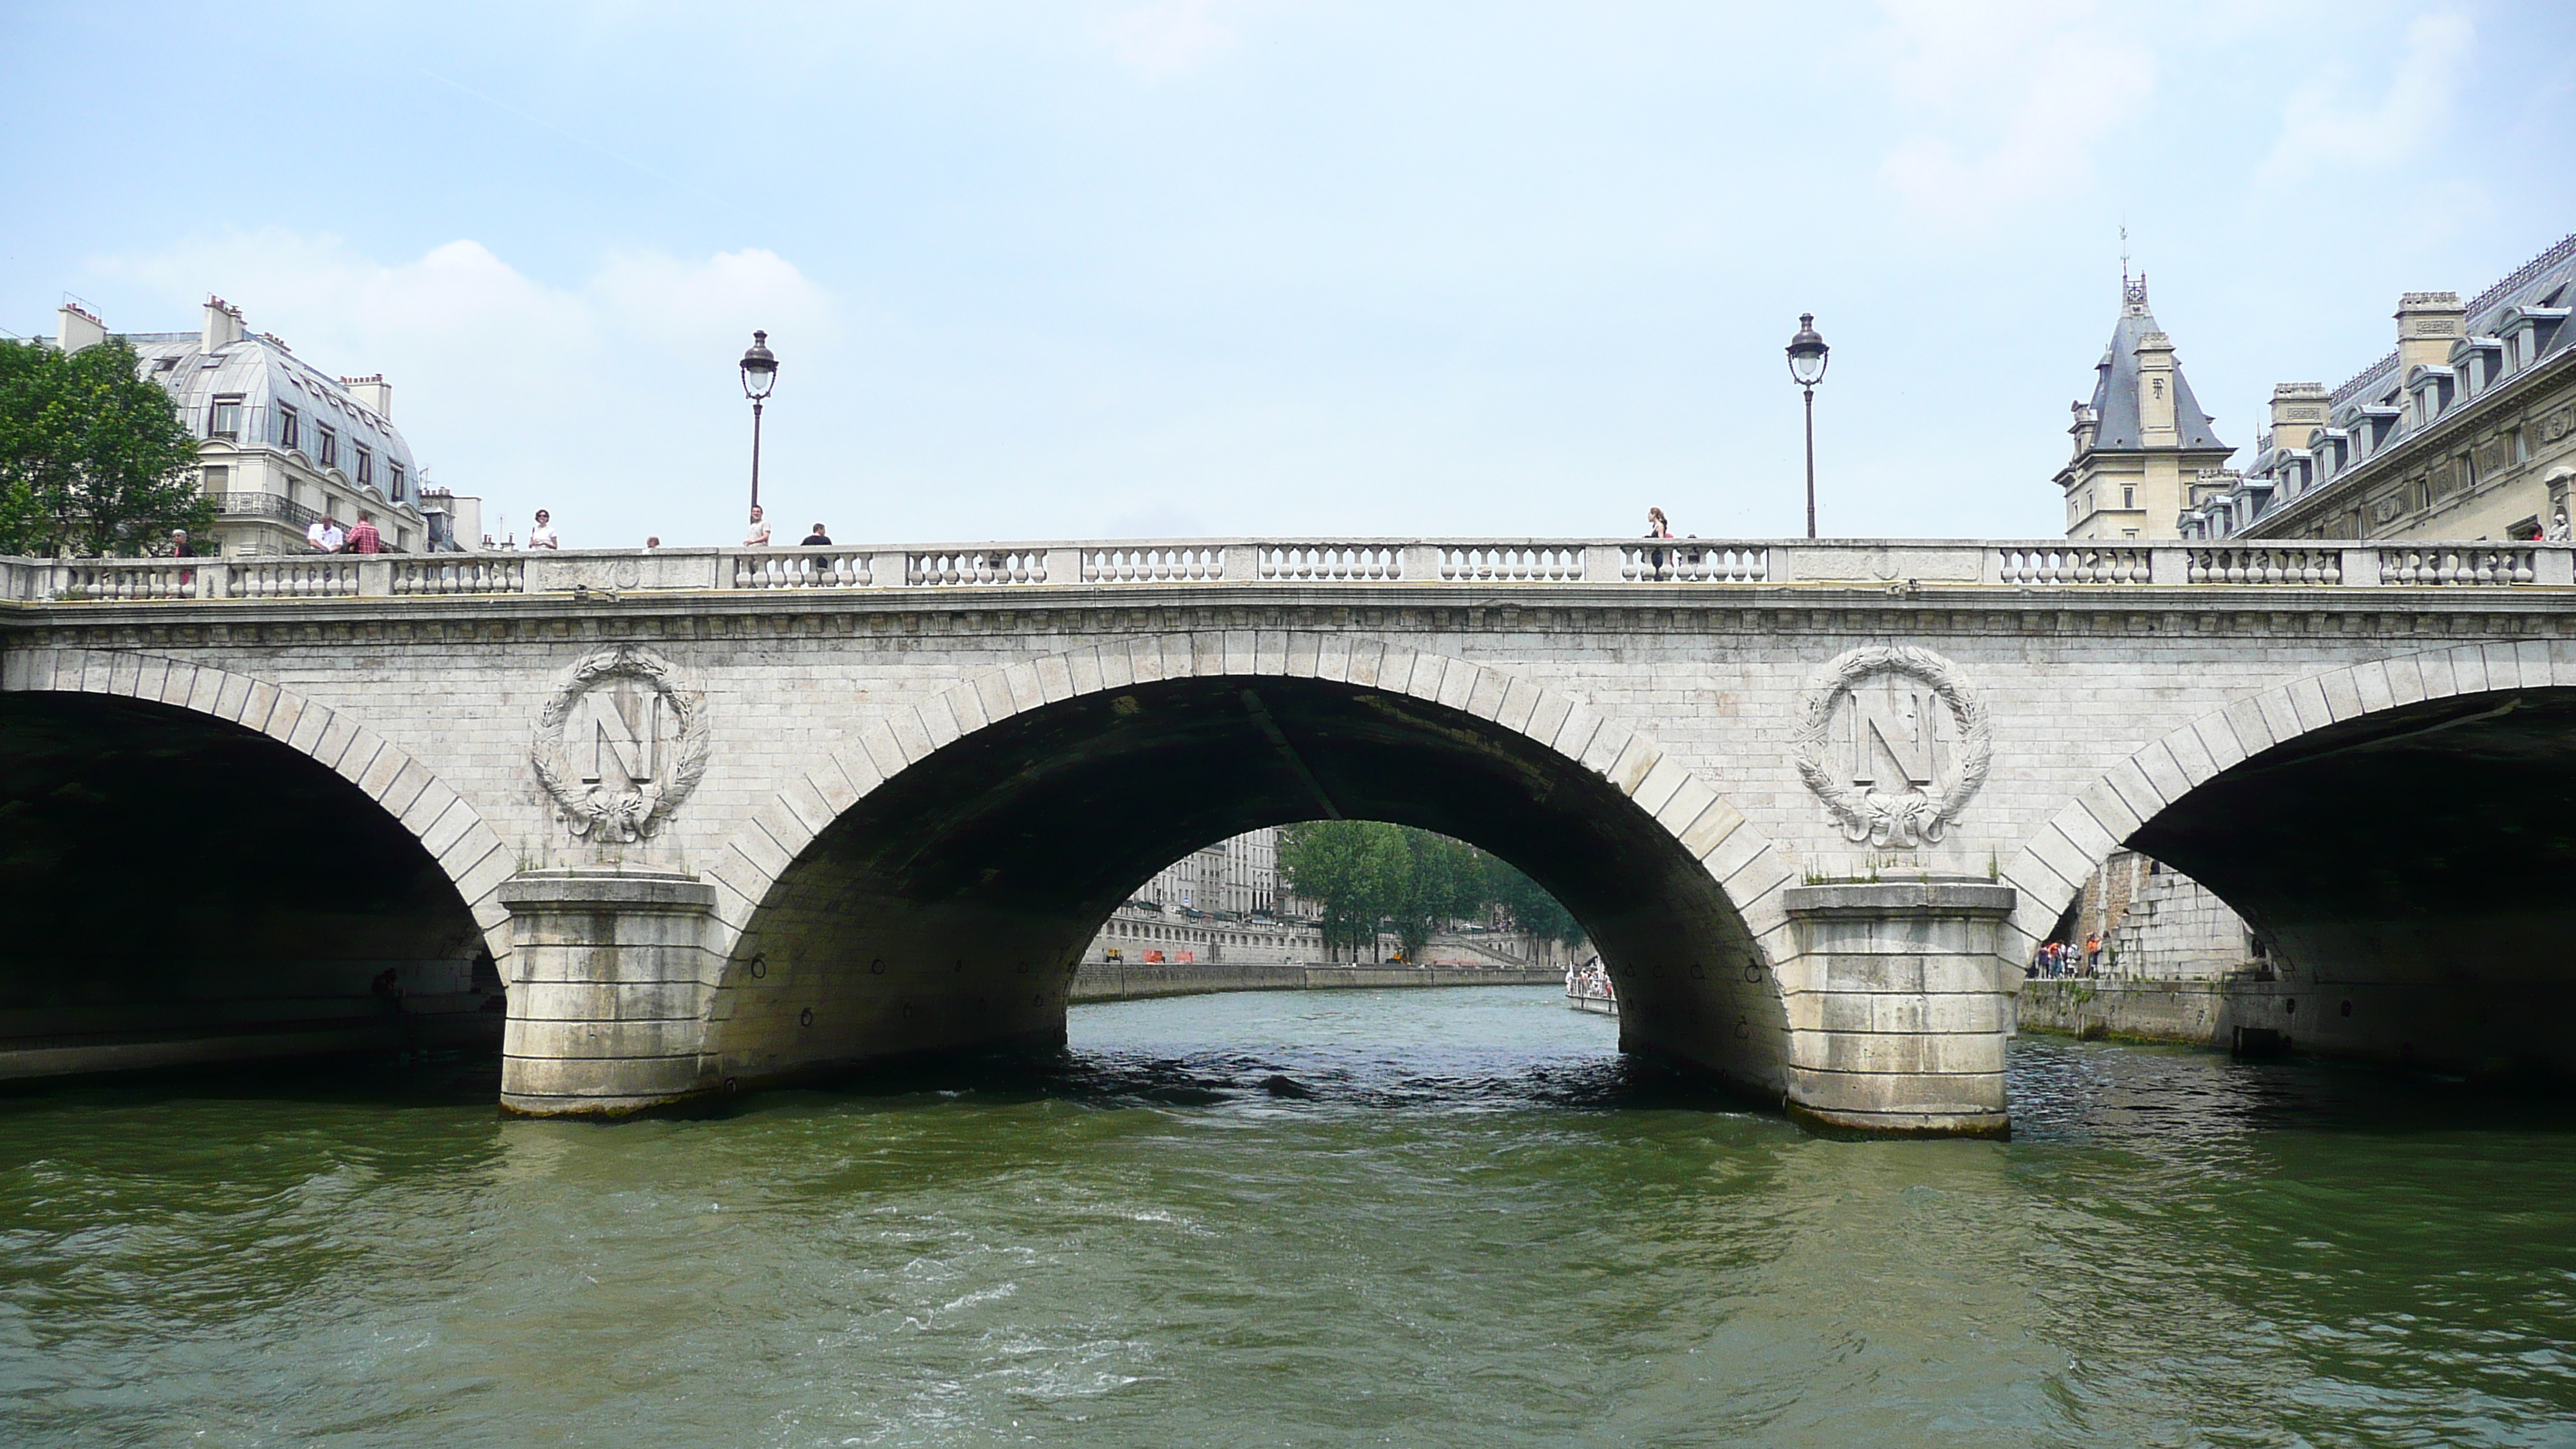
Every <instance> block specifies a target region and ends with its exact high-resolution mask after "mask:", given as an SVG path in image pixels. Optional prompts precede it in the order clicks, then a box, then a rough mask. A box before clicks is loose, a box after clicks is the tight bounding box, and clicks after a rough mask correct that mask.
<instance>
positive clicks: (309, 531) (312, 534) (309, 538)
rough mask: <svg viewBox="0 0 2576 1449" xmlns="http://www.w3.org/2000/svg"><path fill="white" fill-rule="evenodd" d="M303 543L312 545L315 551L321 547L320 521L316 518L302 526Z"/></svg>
mask: <svg viewBox="0 0 2576 1449" xmlns="http://www.w3.org/2000/svg"><path fill="white" fill-rule="evenodd" d="M304 541H305V542H306V543H308V544H310V545H312V546H313V547H314V548H315V549H317V550H318V549H320V548H321V547H322V520H321V519H318V518H317V519H315V520H313V521H312V522H311V523H308V524H306V525H305V526H304Z"/></svg>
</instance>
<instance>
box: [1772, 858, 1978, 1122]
mask: <svg viewBox="0 0 2576 1449" xmlns="http://www.w3.org/2000/svg"><path fill="white" fill-rule="evenodd" d="M1782 894H1783V896H1784V897H1785V900H1784V901H1783V902H1782V904H1783V905H1784V906H1785V907H1786V908H1787V910H1788V913H1789V920H1790V936H1791V940H1792V942H1793V944H1794V950H1795V954H1794V955H1793V956H1792V957H1791V958H1790V959H1789V960H1787V961H1784V962H1782V963H1780V979H1781V981H1782V983H1783V984H1784V986H1786V987H1787V988H1788V997H1787V1006H1788V1012H1789V1062H1788V1105H1789V1109H1790V1110H1791V1111H1792V1112H1793V1113H1795V1114H1797V1115H1799V1116H1802V1117H1805V1118H1807V1119H1809V1120H1811V1121H1814V1122H1817V1123H1819V1124H1821V1125H1825V1126H1829V1127H1839V1128H1851V1129H1858V1130H1861V1131H1866V1132H1883V1133H1898V1134H1924V1135H1946V1136H2000V1135H2003V1134H2004V1133H2006V1132H2007V1131H2009V1130H2010V1126H2011V1118H2010V1117H2009V1116H2008V1115H2007V1113H2006V1111H2005V1103H2004V1043H2005V1039H2006V1038H2007V1037H2008V1036H2009V1035H2010V1034H2011V1021H2012V1015H2011V1005H2010V1003H2009V1002H2008V1001H2007V1000H2006V999H2005V995H2006V993H2005V982H2006V980H2007V977H2006V976H2005V974H2004V966H2005V963H2004V962H2003V960H2002V957H2001V956H2000V955H1999V954H1998V949H1997V948H1998V946H1999V945H2000V935H2001V932H2002V930H2003V924H2004V921H2005V919H2006V918H2008V917H2009V916H2010V915H2011V914H2012V910H2013V905H2014V892H2013V889H2012V887H2010V886H2006V885H1996V884H1992V883H1990V882H1987V881H1982V880H1976V881H1966V880H1938V879H1935V880H1917V881H1903V882H1887V883H1883V884H1866V885H1816V886H1791V887H1789V888H1788V889H1787V890H1785V891H1783V892H1782Z"/></svg>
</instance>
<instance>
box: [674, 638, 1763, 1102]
mask: <svg viewBox="0 0 2576 1449" xmlns="http://www.w3.org/2000/svg"><path fill="white" fill-rule="evenodd" d="M1329 818H1343V819H1366V820H1380V821H1389V822H1393V823H1396V824H1402V825H1411V826H1417V827H1420V828H1423V829H1426V830H1432V831H1436V832H1439V833H1441V834H1444V835H1448V836H1452V837H1455V838H1457V839H1460V840H1464V841H1467V842H1469V843H1470V844H1473V845H1476V846H1478V847H1480V848H1482V849H1484V850H1487V851H1489V852H1491V853H1493V854H1494V855H1497V856H1499V857H1501V858H1502V859H1504V860H1506V861H1508V862H1510V863H1511V864H1512V865H1514V866H1516V867H1518V868H1519V869H1521V870H1522V871H1524V872H1525V873H1527V874H1528V875H1529V876H1530V877H1531V878H1533V879H1534V880H1536V881H1537V882H1538V883H1539V884H1540V885H1541V886H1542V887H1544V888H1545V889H1546V890H1548V891H1549V892H1550V893H1551V894H1553V895H1554V896H1555V897H1556V898H1557V899H1558V900H1559V901H1560V902H1562V903H1563V904H1564V905H1565V907H1566V908H1567V910H1568V911H1570V912H1571V913H1572V914H1573V915H1574V917H1575V919H1576V920H1577V921H1578V922H1579V923H1580V924H1581V925H1582V926H1583V928H1584V929H1585V930H1586V931H1587V932H1588V933H1590V935H1591V938H1592V941H1593V942H1594V944H1595V946H1596V947H1597V948H1598V949H1599V951H1600V953H1601V956H1602V959H1603V962H1604V963H1605V964H1606V965H1607V967H1608V968H1609V971H1610V973H1611V975H1612V976H1613V978H1614V979H1615V981H1616V982H1617V985H1618V989H1619V992H1620V996H1621V998H1622V1003H1623V1015H1622V1018H1621V1029H1620V1030H1621V1045H1622V1047H1623V1048H1626V1049H1630V1050H1647V1051H1653V1052H1656V1053H1658V1054H1661V1055H1666V1056H1670V1057H1673V1058H1676V1059H1680V1060H1683V1061H1686V1062H1690V1063H1694V1064H1697V1065H1699V1066H1701V1067H1704V1068H1707V1069H1710V1070H1713V1071H1715V1072H1717V1073H1720V1074H1722V1075H1724V1076H1726V1077H1729V1078H1732V1079H1734V1080H1736V1081H1738V1082H1741V1083H1743V1084H1745V1085H1747V1086H1750V1087H1753V1088H1756V1089H1759V1090H1762V1091H1765V1092H1771V1093H1776V1092H1777V1091H1778V1090H1779V1087H1780V1082H1781V1075H1782V1073H1781V1065H1780V1052H1781V1043H1782V1020H1783V1017H1782V1010H1781V1006H1780V1002H1779V998H1778V996H1777V994H1776V992H1775V991H1774V989H1773V987H1772V984H1771V981H1770V977H1769V973H1768V972H1767V971H1765V970H1764V969H1763V966H1762V963H1761V957H1760V955H1759V953H1758V951H1757V949H1756V947H1755V945H1754V943H1753V941H1752V939H1751V937H1750V935H1749V934H1748V933H1747V931H1746V929H1745V926H1744V923H1743V921H1742V919H1741V918H1740V917H1739V915H1738V913H1737V911H1736V908H1735V906H1734V905H1733V904H1732V903H1731V902H1729V901H1728V900H1727V898H1726V896H1725V893H1724V892H1723V890H1722V889H1721V888H1720V886H1719V884H1718V882H1717V881H1716V880H1714V879H1712V878H1711V877H1710V875H1709V873H1708V871H1707V870H1706V868H1705V867H1703V866H1702V865H1701V864H1700V863H1699V861H1697V860H1696V859H1694V858H1693V857H1692V855H1691V854H1690V853H1689V852H1688V851H1686V850H1685V849H1684V848H1683V846H1682V844H1681V842H1680V841H1679V840H1677V839H1676V838H1675V837H1674V835H1673V834H1672V832H1671V831H1669V830H1668V829H1666V828H1665V827H1664V826H1663V825H1662V824H1659V823H1658V822H1657V821H1656V820H1655V819H1654V818H1653V817H1651V816H1650V815H1648V814H1647V813H1646V812H1645V811H1644V810H1643V809H1641V808H1640V807H1639V806H1638V805H1637V804H1635V803H1634V802H1633V801H1631V800H1630V799H1629V798H1628V796H1627V795H1625V794H1624V793H1622V792H1621V791H1620V790H1619V789H1618V788H1617V786H1615V785H1614V784H1613V783H1612V782H1611V781H1610V780H1608V779H1607V778H1605V777H1604V776H1603V775H1601V774H1600V773H1598V772H1597V771H1594V770H1592V769H1589V768H1587V767H1585V766H1584V765H1583V764H1582V763H1581V762H1579V761H1577V760H1575V759H1571V758H1568V757H1567V756H1566V755H1564V754H1561V753H1559V752H1557V750H1555V749H1554V748H1553V747H1552V746H1550V745H1547V744H1542V743H1540V742H1539V741H1537V740H1535V739H1533V738H1531V737H1530V736H1529V735H1526V734H1523V733H1520V732H1518V731H1516V730H1513V729H1510V728H1507V727H1504V726H1502V725H1498V724H1496V723H1495V722H1493V721H1491V720H1487V719H1482V718H1478V717H1476V716H1475V715H1472V714H1469V713H1466V712H1464V711H1461V710H1457V709H1451V708H1448V707H1445V706H1443V705H1440V704H1437V703H1433V702H1429V701H1426V700H1423V699H1420V698H1417V697H1414V696H1411V695H1403V694H1395V693H1390V692H1386V691H1383V690H1379V689H1372V688H1366V687H1361V686H1355V685H1350V684H1342V683H1334V682H1329V681H1323V680H1315V679H1299V678H1285V679H1283V678H1281V677H1279V676H1276V675H1263V676H1245V677H1230V676H1217V677H1199V678H1191V679H1181V680H1166V681H1160V682H1154V683H1138V684H1135V685H1132V686H1128V687H1123V688H1113V689H1109V690H1106V691H1103V692H1100V693H1094V694H1086V695H1080V696H1077V697H1075V698H1072V699H1069V700H1065V701H1062V702H1059V703H1055V704H1051V705H1046V706H1042V707H1039V708H1036V709H1033V710H1030V711H1028V712H1025V713H1022V714H1018V715H1014V716H1012V717H1011V718H1009V719H1007V720H1004V721H1002V722H1000V723H996V724H993V725H990V726H988V727H986V728H983V729H980V730H977V731H975V732H973V733H970V734H968V735H966V736H964V737H963V738H961V739H958V740H956V741H954V742H953V743H951V744H949V745H947V746H946V747H944V748H942V749H939V750H937V751H935V752H933V753H932V754H930V755H929V756H928V757H926V758H924V759H922V760H920V761H918V762H917V763H915V764H913V765H912V766H910V767H909V768H907V769H905V770H903V771H902V772H901V773H899V774H897V775H895V776H893V777H892V778H890V779H888V780H886V781H885V782H884V783H882V784H880V785H878V786H877V787H876V788H875V789H874V790H873V791H871V792H869V793H868V794H866V795H865V796H863V797H862V798H861V799H860V800H859V801H858V803H857V804H855V805H854V806H852V807H850V808H849V809H848V810H847V811H846V812H845V813H843V814H842V815H841V816H840V817H839V818H838V819H837V820H835V821H834V822H833V823H832V824H831V825H830V826H829V827H828V828H826V829H825V830H824V831H822V832H821V834H819V835H818V836H817V837H816V838H815V839H814V840H813V841H812V843H811V844H810V845H809V846H807V847H806V849H805V850H804V851H803V852H802V853H801V854H799V855H798V856H797V857H796V858H795V859H794V860H793V862H792V863H791V864H790V865H789V866H788V867H787V869H786V870H784V871H783V872H781V873H780V874H779V876H778V877H777V879H776V881H775V883H774V885H773V887H772V888H771V889H770V890H769V891H768V893H767V895H766V898H765V899H763V900H762V901H761V902H760V904H759V906H758V908H757V910H756V912H755V913H754V915H753V917H752V919H751V921H750V922H749V925H748V928H747V929H746V931H745V933H744V934H743V935H742V937H741V938H740V940H739V942H738V943H737V944H736V946H735V947H734V949H733V950H732V952H731V954H730V957H729V959H727V960H726V961H725V963H724V965H723V970H722V976H721V980H720V983H719V985H718V987H717V990H716V992H715V993H714V999H713V1005H712V1007H711V1009H710V1020H709V1021H708V1025H707V1039H706V1043H705V1052H706V1055H705V1056H704V1057H702V1059H701V1060H702V1061H703V1062H705V1063H706V1064H707V1066H708V1067H709V1068H711V1069H712V1071H713V1072H714V1073H715V1074H717V1075H718V1077H719V1078H720V1079H725V1080H729V1081H730V1082H731V1083H732V1084H735V1085H748V1084H751V1083H754V1082H757V1081H761V1080H778V1079H783V1078H789V1077H795V1076H802V1075H808V1074H813V1073H818V1072H821V1071H825V1070H829V1069H837V1068H847V1067H852V1066H857V1065H860V1064H865V1063H870V1062H878V1061H884V1060H888V1059H893V1058H898V1057H903V1056H909V1055H918V1054H925V1053H935V1052H947V1051H959V1050H973V1049H983V1048H992V1047H997V1046H1005V1045H1014V1044H1019V1045H1029V1046H1037V1047H1053V1046H1056V1045H1059V1044H1061V1043H1062V1042H1063V1040H1064V1033H1065V1017H1064V1013H1065V997H1066V991H1067V987H1068V985H1069V983H1070V981H1071V978H1072V974H1073V970H1074V968H1075V966H1076V964H1077V963H1078V962H1079V960H1080V958H1081V955H1082V952H1083V950H1084V948H1085V947H1086V946H1087V945H1088V943H1089V942H1090V941H1091V939H1092V938H1093V936H1094V935H1095V934H1096V933H1097V931H1098V930H1099V929H1100V927H1101V925H1102V924H1103V922H1105V921H1106V920H1107V919H1108V917H1109V914H1110V912H1111V911H1112V910H1113V909H1114V908H1115V907H1116V906H1117V905H1118V904H1120V903H1121V902H1123V901H1125V900H1126V899H1127V898H1128V896H1129V895H1130V894H1131V893H1133V892H1134V891H1135V890H1136V889H1137V888H1138V887H1139V886H1140V885H1142V884H1143V883H1144V882H1145V881H1147V880H1148V879H1150V878H1151V877H1152V876H1153V874H1154V873H1155V872H1156V871H1158V870H1159V869H1161V868H1162V867H1163V866H1165V865H1167V864H1169V863H1170V862H1171V861H1173V860H1175V859H1177V858H1179V857H1181V856H1183V855H1185V854H1187V853H1188V852H1190V851H1192V850H1195V849H1197V848H1199V847H1201V846H1204V845H1208V844H1210V843H1213V842H1215V841H1218V840H1222V839H1225V838H1227V837H1229V836H1232V835H1236V834H1240V833H1242V832H1244V831H1247V830H1252V829H1257V828H1259V827H1262V826H1268V825H1277V824H1284V823H1288V822H1293V821H1301V820H1314V819H1329Z"/></svg>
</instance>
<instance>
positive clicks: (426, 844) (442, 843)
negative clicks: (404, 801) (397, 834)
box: [405, 786, 482, 860]
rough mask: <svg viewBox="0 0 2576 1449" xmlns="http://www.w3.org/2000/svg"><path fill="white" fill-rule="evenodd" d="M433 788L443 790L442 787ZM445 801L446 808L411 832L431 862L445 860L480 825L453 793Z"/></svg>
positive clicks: (465, 805)
mask: <svg viewBox="0 0 2576 1449" xmlns="http://www.w3.org/2000/svg"><path fill="white" fill-rule="evenodd" d="M434 788H438V789H445V787H444V786H438V787H434ZM446 799H447V808H445V809H444V810H441V811H440V812H439V813H438V814H437V815H436V816H435V817H434V818H432V819H430V820H428V821H426V822H425V823H424V824H423V825H422V827H421V828H420V829H418V830H415V831H413V832H412V833H413V835H414V836H415V837H416V838H417V839H418V840H419V841H420V848H421V849H423V850H426V851H428V852H429V854H430V858H431V859H433V860H443V859H445V858H446V855H447V852H448V851H449V850H451V849H453V848H454V847H455V845H456V843H457V842H458V841H460V840H463V839H464V838H465V837H466V836H467V835H468V834H470V833H472V832H473V830H474V829H475V827H476V826H477V825H479V824H481V823H482V822H481V821H479V820H477V819H476V818H475V815H474V809H473V807H472V806H470V805H467V804H466V803H465V802H464V801H462V800H460V799H458V798H456V794H455V792H454V791H448V792H447V795H446ZM405 823H406V824H408V823H409V822H405Z"/></svg>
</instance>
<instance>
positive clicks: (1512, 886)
mask: <svg viewBox="0 0 2576 1449" xmlns="http://www.w3.org/2000/svg"><path fill="white" fill-rule="evenodd" d="M1484 894H1485V899H1486V900H1488V901H1491V902H1492V903H1494V904H1495V905H1498V906H1500V907H1502V908H1503V913H1504V914H1505V915H1507V916H1510V917H1511V919H1512V926H1513V929H1515V930H1518V931H1519V932H1520V933H1521V934H1523V935H1525V936H1534V937H1537V938H1539V939H1540V940H1547V941H1563V942H1564V943H1565V944H1567V945H1569V946H1571V945H1574V944H1575V943H1577V942H1579V941H1581V940H1582V939H1583V927H1582V926H1581V925H1580V924H1578V923H1577V922H1576V921H1575V919H1574V913H1573V912H1571V911H1568V910H1567V909H1566V908H1565V907H1564V906H1563V905H1561V904H1559V903H1558V902H1557V899H1556V897H1554V896H1552V895H1549V894H1548V893H1547V892H1546V890H1544V889H1543V888H1541V887H1540V885H1539V883H1538V882H1537V881H1534V880H1531V879H1530V878H1529V877H1528V876H1525V875H1523V874H1521V873H1520V872H1519V871H1518V870H1516V869H1514V868H1513V867H1512V864H1511V862H1509V861H1506V860H1504V859H1503V858H1502V857H1500V856H1496V855H1488V856H1486V857H1485V879H1484Z"/></svg>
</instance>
